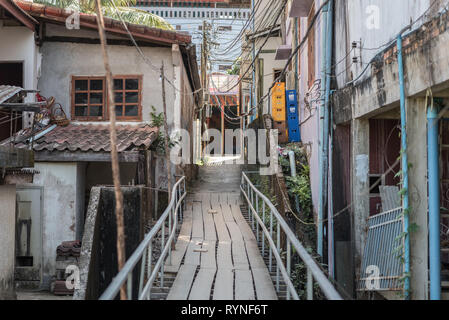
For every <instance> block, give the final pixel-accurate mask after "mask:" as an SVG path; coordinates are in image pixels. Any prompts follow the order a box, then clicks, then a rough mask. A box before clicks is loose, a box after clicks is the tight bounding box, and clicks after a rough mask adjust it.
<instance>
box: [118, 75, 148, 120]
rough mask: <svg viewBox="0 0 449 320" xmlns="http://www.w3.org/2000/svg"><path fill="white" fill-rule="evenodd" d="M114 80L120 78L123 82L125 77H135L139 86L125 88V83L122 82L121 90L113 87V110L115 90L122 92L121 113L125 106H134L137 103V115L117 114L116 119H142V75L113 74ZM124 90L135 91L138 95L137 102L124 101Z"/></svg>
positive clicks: (123, 111)
mask: <svg viewBox="0 0 449 320" xmlns="http://www.w3.org/2000/svg"><path fill="white" fill-rule="evenodd" d="M113 78H114V80H119V79H120V80H122V81H123V82H125V80H127V79H137V80H138V82H139V87H138V89H137V90H131V89H130V90H126V88H125V83H123V90H115V89H114V110H115V106H116V104H117V103H116V102H115V93H116V92H117V91H120V92H122V94H123V95H122V99H123V100H122V103H121V105H122V106H123V108H122V114H124V113H125V107H126V106H134V105H136V104H137V116H129V117H127V116H121V117H120V116H117V120H118V121H141V120H142V75H120V76H114V77H113ZM126 92H137V94H138V96H137V102H125V96H126Z"/></svg>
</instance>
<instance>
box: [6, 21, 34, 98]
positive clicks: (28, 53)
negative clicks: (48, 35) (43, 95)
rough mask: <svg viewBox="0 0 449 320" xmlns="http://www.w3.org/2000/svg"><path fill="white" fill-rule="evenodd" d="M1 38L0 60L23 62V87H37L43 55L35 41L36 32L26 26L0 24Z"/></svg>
mask: <svg viewBox="0 0 449 320" xmlns="http://www.w3.org/2000/svg"><path fill="white" fill-rule="evenodd" d="M0 39H2V45H1V46H0V62H23V73H24V74H23V87H24V88H25V89H31V90H32V89H36V88H37V79H38V75H39V67H40V58H41V56H40V54H39V50H38V47H37V46H36V45H35V43H34V32H33V31H31V30H30V29H28V28H26V27H3V26H1V25H0ZM30 98H31V96H30ZM29 100H31V99H29ZM33 101H34V100H33Z"/></svg>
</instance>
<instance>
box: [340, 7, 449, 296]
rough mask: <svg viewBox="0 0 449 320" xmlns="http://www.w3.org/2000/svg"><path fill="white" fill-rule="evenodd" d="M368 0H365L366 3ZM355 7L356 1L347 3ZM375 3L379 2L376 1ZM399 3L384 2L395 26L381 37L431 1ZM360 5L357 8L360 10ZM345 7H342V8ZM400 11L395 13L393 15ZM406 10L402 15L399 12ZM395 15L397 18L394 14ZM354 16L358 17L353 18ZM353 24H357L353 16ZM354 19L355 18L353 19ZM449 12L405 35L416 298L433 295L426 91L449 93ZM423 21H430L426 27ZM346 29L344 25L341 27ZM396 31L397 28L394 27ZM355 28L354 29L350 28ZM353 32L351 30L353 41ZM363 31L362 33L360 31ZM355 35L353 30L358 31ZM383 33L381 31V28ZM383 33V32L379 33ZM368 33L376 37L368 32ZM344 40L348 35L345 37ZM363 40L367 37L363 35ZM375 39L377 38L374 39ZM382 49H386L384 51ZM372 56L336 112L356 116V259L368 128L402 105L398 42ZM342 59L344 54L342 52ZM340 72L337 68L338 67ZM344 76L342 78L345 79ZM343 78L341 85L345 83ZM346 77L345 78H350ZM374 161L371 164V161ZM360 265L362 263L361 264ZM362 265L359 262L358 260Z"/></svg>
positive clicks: (365, 207) (364, 209) (361, 238)
mask: <svg viewBox="0 0 449 320" xmlns="http://www.w3.org/2000/svg"><path fill="white" fill-rule="evenodd" d="M363 2H364V1H361V3H363ZM349 3H351V5H350V6H354V5H356V4H355V2H347V4H348V5H349ZM370 3H375V1H371V2H370ZM396 5H397V6H401V7H395V9H392V8H391V7H388V8H387V7H385V6H381V7H380V8H382V10H384V11H385V10H388V11H391V12H388V13H387V12H384V11H382V12H383V14H384V15H385V16H382V19H384V18H385V17H389V18H388V19H389V20H390V21H392V30H391V32H390V30H389V28H390V26H389V27H388V28H387V29H384V32H383V34H381V35H379V38H378V39H380V40H379V41H381V40H382V39H388V37H393V36H395V33H397V29H400V26H401V25H402V26H403V25H406V24H408V23H409V19H410V17H412V18H413V17H416V16H419V15H420V13H422V12H423V10H425V9H427V8H428V6H429V5H430V3H429V2H428V1H422V3H421V2H412V1H410V2H409V1H407V2H405V1H397V3H396V2H395V3H394V4H393V6H396ZM438 7H439V6H438V1H436V4H435V8H436V9H435V10H433V11H431V12H430V13H431V15H430V17H432V14H434V13H435V12H436V11H437V9H438ZM357 8H358V9H357ZM340 9H341V8H340ZM346 9H347V10H350V11H348V15H351V16H357V14H353V12H356V13H357V12H358V11H357V10H359V11H360V10H361V8H360V7H348V8H346ZM394 12H396V15H394ZM397 12H401V14H397ZM393 15H394V16H393ZM353 19H355V18H353ZM348 21H349V22H348V23H355V22H354V21H352V20H350V19H349V20H348ZM351 21H352V22H351ZM357 21H358V22H357V23H355V26H354V25H350V28H349V29H347V30H352V29H354V30H355V29H357V26H358V27H359V29H361V30H362V29H363V26H362V25H361V23H362V22H361V21H360V20H357ZM448 21H449V15H448V14H447V13H445V14H443V15H441V17H439V18H438V19H435V20H433V21H431V22H428V19H426V20H424V21H420V23H417V24H416V25H415V26H414V27H415V28H418V27H419V28H418V29H417V30H415V31H413V32H412V33H410V34H407V35H405V36H404V40H403V41H404V51H403V53H404V69H405V91H406V96H407V100H406V110H407V135H408V137H407V138H408V141H407V143H408V149H407V153H408V157H409V163H411V164H412V167H411V168H410V170H409V180H410V181H409V183H410V188H409V197H410V207H411V212H410V223H411V224H412V225H413V224H414V225H416V226H417V230H415V231H413V232H411V233H410V240H411V241H410V243H411V248H410V253H411V257H410V258H411V298H412V299H427V298H428V262H427V261H428V249H427V247H428V232H427V228H428V225H427V208H428V203H427V198H428V192H427V157H426V148H427V141H426V130H427V120H426V109H427V106H426V90H427V89H428V88H430V89H431V90H432V93H433V96H434V97H443V98H444V97H447V96H448V92H449V86H448V82H449V73H448V72H446V71H447V68H446V66H447V65H448V64H449V56H448V54H447V43H448V39H449V30H448V27H447V26H448ZM422 23H426V25H425V26H422ZM341 30H343V29H341ZM395 30H396V31H395ZM351 32H353V33H354V32H355V31H351ZM351 32H349V33H348V34H347V36H348V35H349V36H348V41H353V40H354V39H351V38H350V35H351ZM357 32H361V31H357ZM353 33H352V34H353ZM380 33H382V32H380ZM336 34H337V41H336V44H337V52H338V50H342V49H341V48H340V49H339V48H338V46H339V44H340V43H341V41H343V40H341V41H338V39H339V37H341V36H342V34H343V32H340V31H337V33H336ZM377 34H379V32H378V33H377ZM365 37H368V39H369V38H370V37H373V39H375V35H370V34H369V32H366V35H365ZM341 39H343V38H341ZM362 40H363V39H362ZM373 41H374V40H373ZM376 45H377V46H378V45H379V43H374V42H372V43H371V46H373V47H375V46H376ZM380 50H382V51H380ZM373 54H378V56H377V57H376V58H377V60H376V61H375V62H374V63H373V64H372V66H371V67H370V68H368V69H367V71H366V74H365V75H364V77H363V78H361V79H360V81H357V82H356V83H355V84H354V86H348V87H346V88H345V89H344V90H339V91H337V93H336V95H335V99H334V102H335V103H334V105H333V107H334V114H335V115H336V119H338V120H337V122H338V123H345V122H347V121H348V119H349V120H351V119H352V123H353V130H352V135H353V153H352V157H353V168H354V169H353V204H354V207H353V210H354V233H355V240H356V251H357V258H358V259H359V258H360V257H361V256H362V255H363V249H364V244H365V237H366V231H365V227H366V217H367V214H368V211H369V203H367V199H368V187H369V186H368V185H367V183H366V182H364V181H365V179H366V177H367V175H366V174H365V173H364V172H365V169H363V167H364V166H366V164H365V162H366V161H365V160H363V159H366V156H367V155H368V159H369V149H367V147H366V145H368V143H369V139H370V138H369V136H367V132H368V129H369V122H368V119H369V118H373V117H378V118H382V117H383V116H388V114H391V112H390V111H392V110H397V109H398V106H399V81H398V64H397V55H396V45H395V43H393V44H392V46H391V47H389V48H388V47H386V48H381V49H379V51H377V50H376V51H375V52H374V53H373ZM340 58H341V55H340ZM336 59H338V56H337V58H336ZM337 72H338V71H337ZM343 78H344V77H342V79H343ZM342 79H339V83H338V84H339V86H343V85H344V84H345V82H344V81H343V82H341V80H342ZM346 80H347V79H345V81H346ZM368 164H369V162H368ZM356 265H357V264H356ZM358 265H360V264H359V263H358Z"/></svg>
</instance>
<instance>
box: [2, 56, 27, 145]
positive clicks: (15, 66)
mask: <svg viewBox="0 0 449 320" xmlns="http://www.w3.org/2000/svg"><path fill="white" fill-rule="evenodd" d="M1 85H9V86H16V87H21V88H23V63H22V62H0V86H1ZM21 129H22V115H21V114H18V113H11V112H6V111H0V141H2V140H4V139H7V138H9V136H10V135H11V133H13V134H14V133H16V132H17V131H19V130H21Z"/></svg>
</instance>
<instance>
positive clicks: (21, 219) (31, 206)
mask: <svg viewBox="0 0 449 320" xmlns="http://www.w3.org/2000/svg"><path fill="white" fill-rule="evenodd" d="M16 201H17V207H16V275H15V278H16V279H15V280H16V281H39V282H40V281H41V266H42V203H41V202H42V188H40V187H17V200H16Z"/></svg>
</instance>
